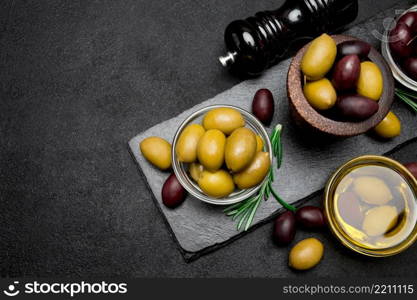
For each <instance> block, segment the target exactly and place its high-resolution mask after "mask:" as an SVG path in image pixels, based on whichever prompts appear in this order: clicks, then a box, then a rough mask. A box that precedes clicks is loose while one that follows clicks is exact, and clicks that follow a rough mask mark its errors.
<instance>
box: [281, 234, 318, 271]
mask: <svg viewBox="0 0 417 300" xmlns="http://www.w3.org/2000/svg"><path fill="white" fill-rule="evenodd" d="M323 252H324V247H323V244H322V243H321V242H320V241H319V240H318V239H315V238H308V239H305V240H302V241H300V242H298V243H297V244H296V245H295V246H294V247H293V248H292V249H291V251H290V256H289V265H290V267H291V268H294V269H296V270H308V269H311V268H312V267H314V266H315V265H317V264H318V263H319V262H320V260H321V259H322V257H323Z"/></svg>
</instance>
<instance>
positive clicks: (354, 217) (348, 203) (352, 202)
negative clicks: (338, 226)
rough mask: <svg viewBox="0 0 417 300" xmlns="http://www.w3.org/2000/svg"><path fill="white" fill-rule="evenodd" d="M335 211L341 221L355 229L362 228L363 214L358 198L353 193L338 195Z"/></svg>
mask: <svg viewBox="0 0 417 300" xmlns="http://www.w3.org/2000/svg"><path fill="white" fill-rule="evenodd" d="M337 209H338V211H339V215H340V216H341V217H342V219H343V220H344V221H345V222H346V223H348V224H350V225H352V226H355V227H357V228H360V227H361V226H362V222H363V217H364V216H363V213H362V211H361V205H360V201H359V198H358V196H356V194H355V193H353V192H345V193H342V194H340V197H339V201H338V202H337Z"/></svg>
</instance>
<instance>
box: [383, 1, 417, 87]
mask: <svg viewBox="0 0 417 300" xmlns="http://www.w3.org/2000/svg"><path fill="white" fill-rule="evenodd" d="M409 11H417V5H414V6H412V7H411V8H409V9H407V10H406V11H404V12H403V13H402V14H401V15H400V16H398V17H397V18H396V19H395V20H393V21H392V23H391V24H390V25H389V26H388V27H387V28H388V29H387V30H385V32H384V37H383V39H382V42H381V52H382V56H383V57H384V58H385V60H386V61H387V62H388V65H389V67H390V68H391V71H392V75H393V76H394V78H395V80H397V81H398V82H399V83H401V84H402V85H404V86H405V87H407V88H409V89H411V90H413V91H417V81H415V80H413V79H411V78H410V77H408V75H407V74H405V73H404V72H403V71H402V69H401V67H400V66H399V65H398V64H397V63H396V62H395V60H394V58H393V56H392V54H391V50H390V48H389V44H388V40H389V31H390V30H391V28H394V26H395V23H396V22H397V20H398V19H399V18H400V17H401V16H402V15H404V14H406V13H407V12H409Z"/></svg>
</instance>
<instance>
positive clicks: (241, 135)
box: [225, 127, 256, 172]
mask: <svg viewBox="0 0 417 300" xmlns="http://www.w3.org/2000/svg"><path fill="white" fill-rule="evenodd" d="M255 153H256V135H255V134H254V133H253V131H252V130H250V129H248V128H245V127H242V128H238V129H236V130H235V131H233V133H232V134H231V135H230V136H229V137H228V138H227V141H226V153H225V160H226V166H227V168H228V169H229V170H231V171H232V172H240V171H242V170H243V169H244V168H246V167H247V166H248V165H249V164H250V163H251V161H252V160H253V158H254V157H255Z"/></svg>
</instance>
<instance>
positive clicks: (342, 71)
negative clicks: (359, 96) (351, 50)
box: [332, 54, 361, 91]
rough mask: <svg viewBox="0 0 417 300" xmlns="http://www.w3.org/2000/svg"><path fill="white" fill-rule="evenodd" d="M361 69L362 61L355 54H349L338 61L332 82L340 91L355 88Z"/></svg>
mask: <svg viewBox="0 0 417 300" xmlns="http://www.w3.org/2000/svg"><path fill="white" fill-rule="evenodd" d="M360 71H361V61H360V60H359V57H358V56H357V55H355V54H352V55H347V56H345V57H343V58H342V59H341V60H339V61H338V62H337V63H336V66H335V67H334V70H333V76H332V83H333V86H334V87H335V88H336V90H338V91H345V90H350V89H354V88H355V87H356V82H357V81H358V78H359V74H360Z"/></svg>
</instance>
